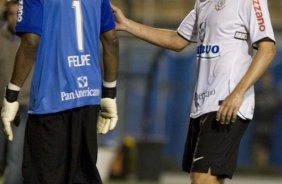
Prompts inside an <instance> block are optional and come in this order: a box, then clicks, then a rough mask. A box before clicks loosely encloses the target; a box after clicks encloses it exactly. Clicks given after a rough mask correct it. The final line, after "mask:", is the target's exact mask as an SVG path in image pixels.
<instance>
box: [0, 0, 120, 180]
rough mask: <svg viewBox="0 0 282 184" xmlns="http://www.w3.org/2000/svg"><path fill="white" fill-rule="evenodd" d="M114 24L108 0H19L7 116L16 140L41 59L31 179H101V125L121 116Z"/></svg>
mask: <svg viewBox="0 0 282 184" xmlns="http://www.w3.org/2000/svg"><path fill="white" fill-rule="evenodd" d="M114 28H115V22H114V18H113V15H112V12H111V8H110V3H109V0H103V1H80V0H73V1H67V2H66V1H64V0H56V1H41V0H23V1H19V11H18V22H17V26H16V32H17V34H18V35H19V36H21V44H20V47H19V49H18V51H17V55H16V59H15V66H14V71H13V75H12V78H11V81H10V83H9V84H7V87H6V91H5V98H4V101H3V105H2V107H3V108H2V110H1V117H2V120H3V124H4V131H5V133H6V135H7V138H8V139H9V140H10V141H13V132H12V129H11V124H12V122H13V120H14V119H15V116H16V114H17V112H18V108H19V103H18V101H17V97H18V94H19V93H20V89H21V86H23V84H24V81H25V80H26V78H27V76H28V74H29V72H30V70H31V69H32V67H33V64H34V63H35V69H34V75H33V80H32V84H31V92H30V102H29V117H28V120H27V126H26V132H25V140H24V158H23V167H22V170H23V181H24V183H32V184H41V183H93V184H100V183H102V181H101V178H100V175H99V172H98V170H97V167H96V160H97V134H96V132H98V133H102V134H105V133H107V132H108V131H110V130H113V129H114V128H115V126H116V123H117V120H118V116H117V109H116V79H117V71H118V46H119V45H118V38H117V36H116V31H115V30H114ZM100 40H101V43H102V47H103V72H101V71H102V70H101V69H100V63H99V45H100ZM102 73H103V74H102ZM101 76H102V77H101ZM102 84H103V85H102ZM101 97H102V99H101ZM100 105H101V106H100ZM100 107H101V111H100Z"/></svg>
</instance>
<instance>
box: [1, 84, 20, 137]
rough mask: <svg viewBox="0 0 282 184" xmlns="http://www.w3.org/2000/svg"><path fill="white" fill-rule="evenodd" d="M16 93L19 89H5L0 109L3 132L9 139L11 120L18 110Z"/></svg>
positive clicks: (11, 133) (11, 135) (11, 132)
mask: <svg viewBox="0 0 282 184" xmlns="http://www.w3.org/2000/svg"><path fill="white" fill-rule="evenodd" d="M18 94H19V91H14V90H10V89H6V93H5V97H4V100H3V104H2V109H1V118H2V123H3V127H4V132H5V134H6V135H7V138H8V140H9V141H12V140H13V131H12V122H13V121H14V120H15V118H16V115H17V112H18V110H19V102H18V101H17V97H18Z"/></svg>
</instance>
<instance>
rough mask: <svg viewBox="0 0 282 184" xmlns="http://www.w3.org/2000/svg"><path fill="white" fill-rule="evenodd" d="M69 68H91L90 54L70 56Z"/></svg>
mask: <svg viewBox="0 0 282 184" xmlns="http://www.w3.org/2000/svg"><path fill="white" fill-rule="evenodd" d="M68 64H69V67H70V68H71V67H82V66H91V63H90V54H84V55H76V56H68Z"/></svg>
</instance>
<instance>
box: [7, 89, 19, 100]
mask: <svg viewBox="0 0 282 184" xmlns="http://www.w3.org/2000/svg"><path fill="white" fill-rule="evenodd" d="M19 93H20V91H15V90H11V89H8V87H7V88H6V93H5V98H6V100H7V101H8V102H10V103H13V102H15V101H17V99H18V96H19Z"/></svg>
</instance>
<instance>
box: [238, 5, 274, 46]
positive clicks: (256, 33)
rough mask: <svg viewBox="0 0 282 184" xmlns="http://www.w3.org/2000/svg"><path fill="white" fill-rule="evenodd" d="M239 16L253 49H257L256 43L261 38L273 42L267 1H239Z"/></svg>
mask: <svg viewBox="0 0 282 184" xmlns="http://www.w3.org/2000/svg"><path fill="white" fill-rule="evenodd" d="M239 15H240V17H241V19H242V20H243V23H244V25H245V26H246V28H247V30H248V33H249V36H250V40H251V43H252V45H253V47H254V48H257V42H258V41H260V40H261V39H263V38H269V39H271V40H273V41H274V42H275V38H274V33H273V28H272V25H271V20H270V16H269V11H268V5H267V0H241V6H240V10H239Z"/></svg>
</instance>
